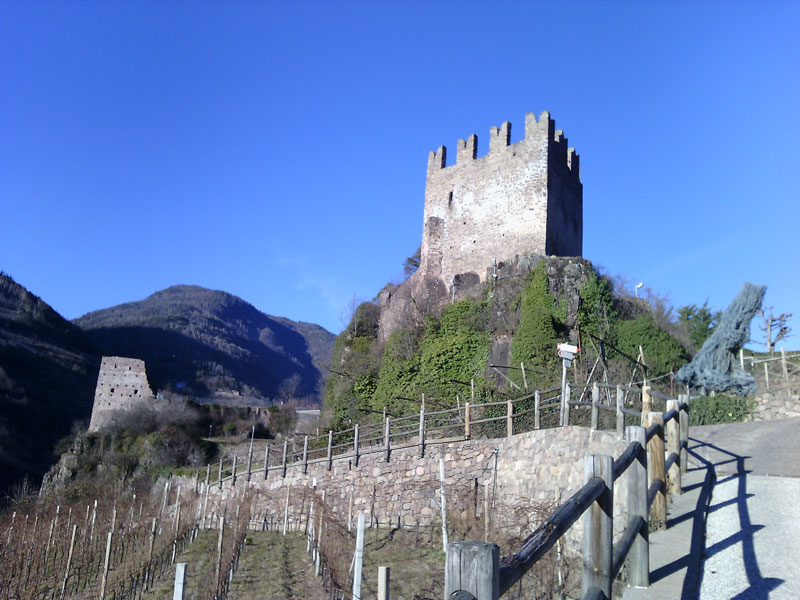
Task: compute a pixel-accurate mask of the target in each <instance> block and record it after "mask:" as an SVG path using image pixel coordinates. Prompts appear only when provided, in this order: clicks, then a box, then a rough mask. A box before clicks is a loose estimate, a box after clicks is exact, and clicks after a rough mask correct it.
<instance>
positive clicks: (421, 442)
mask: <svg viewBox="0 0 800 600" xmlns="http://www.w3.org/2000/svg"><path fill="white" fill-rule="evenodd" d="M419 455H420V457H422V456H425V405H424V404H423V405H422V408H420V409H419Z"/></svg>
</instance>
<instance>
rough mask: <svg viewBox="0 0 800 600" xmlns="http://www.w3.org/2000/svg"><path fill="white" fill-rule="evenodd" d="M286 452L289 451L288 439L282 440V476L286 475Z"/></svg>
mask: <svg viewBox="0 0 800 600" xmlns="http://www.w3.org/2000/svg"><path fill="white" fill-rule="evenodd" d="M288 452H289V440H288V439H286V440H283V463H282V469H283V477H286V455H287V454H288Z"/></svg>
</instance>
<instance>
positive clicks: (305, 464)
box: [303, 436, 308, 475]
mask: <svg viewBox="0 0 800 600" xmlns="http://www.w3.org/2000/svg"><path fill="white" fill-rule="evenodd" d="M306 474H308V436H305V437H304V438H303V475H306Z"/></svg>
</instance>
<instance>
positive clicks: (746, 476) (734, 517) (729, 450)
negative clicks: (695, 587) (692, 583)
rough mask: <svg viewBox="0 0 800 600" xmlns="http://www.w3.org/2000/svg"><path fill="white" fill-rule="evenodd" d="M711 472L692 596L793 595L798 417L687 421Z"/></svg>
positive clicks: (797, 570) (799, 572)
mask: <svg viewBox="0 0 800 600" xmlns="http://www.w3.org/2000/svg"><path fill="white" fill-rule="evenodd" d="M689 438H690V440H689V447H690V449H691V451H692V453H693V454H694V455H695V457H696V458H698V459H699V460H701V461H703V462H705V463H706V464H707V465H708V466H710V467H712V468H713V470H714V472H715V473H716V482H715V484H714V487H713V493H712V498H711V504H710V506H709V507H708V516H707V522H706V540H705V544H704V546H705V548H704V551H703V556H704V561H703V565H702V572H701V576H700V578H701V581H700V588H699V597H700V598H702V599H703V600H705V599H708V600H729V599H736V600H750V599H752V600H761V599H770V600H778V599H784V598H785V599H790V598H791V599H796V598H800V509H798V506H800V419H798V418H795V419H780V420H775V421H757V422H750V423H734V424H728V425H712V426H703V427H693V428H691V430H690V433H689Z"/></svg>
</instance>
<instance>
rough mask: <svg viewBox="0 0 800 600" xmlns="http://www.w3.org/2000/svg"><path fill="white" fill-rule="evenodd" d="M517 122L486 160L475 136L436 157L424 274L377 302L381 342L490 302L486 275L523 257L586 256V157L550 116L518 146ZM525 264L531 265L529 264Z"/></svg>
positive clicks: (492, 139) (500, 134) (493, 141)
mask: <svg viewBox="0 0 800 600" xmlns="http://www.w3.org/2000/svg"><path fill="white" fill-rule="evenodd" d="M510 142H511V123H509V122H505V123H503V124H502V125H501V126H500V127H492V129H491V132H490V135H489V151H488V152H487V153H486V155H484V156H481V157H480V158H478V138H477V136H475V135H474V134H473V135H471V136H469V137H468V138H467V139H466V140H458V147H457V151H456V164H454V165H451V166H446V165H447V162H446V158H447V149H446V148H445V147H444V146H440V147H439V149H438V150H436V151H434V152H431V153H430V155H429V157H428V175H427V179H426V185H425V215H424V220H423V231H422V245H421V252H420V265H419V269H417V271H416V272H415V273H414V274H413V275H411V277H410V278H409V279H407V280H406V281H404V282H403V283H401V284H400V285H399V286H397V287H395V288H387V289H385V290H384V291H383V292H381V295H380V296H379V304H380V307H381V316H380V321H379V333H378V335H379V337H380V338H381V339H384V340H385V339H387V337H388V336H389V334H390V333H391V332H392V331H394V330H395V329H398V328H403V327H409V326H413V325H414V324H419V323H420V322H421V319H422V318H423V317H424V315H426V314H431V313H435V312H436V311H437V310H440V309H441V308H442V307H443V306H445V305H446V304H448V303H449V302H452V301H454V300H459V299H461V298H466V297H473V298H479V297H482V295H483V294H484V292H485V290H484V289H483V288H484V283H485V282H486V278H487V275H488V273H494V274H496V273H497V269H498V268H501V267H502V266H503V263H514V262H515V261H517V259H519V258H520V257H528V259H529V258H530V257H531V256H539V257H544V256H575V257H579V256H581V254H582V252H583V185H582V184H581V180H580V169H579V161H578V154H577V153H576V152H575V149H574V148H569V147H568V145H567V138H565V137H564V134H563V132H562V131H561V130H556V128H555V121H554V120H553V119H551V118H550V113H549V112H547V111H545V112H543V113H542V114H541V116H540V117H539V119H538V120H537V119H536V116H535V115H534V114H530V113H529V114H528V115H527V116H526V118H525V138H524V139H523V140H521V141H519V142H517V143H515V144H511V143H510ZM526 260H527V259H526Z"/></svg>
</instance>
